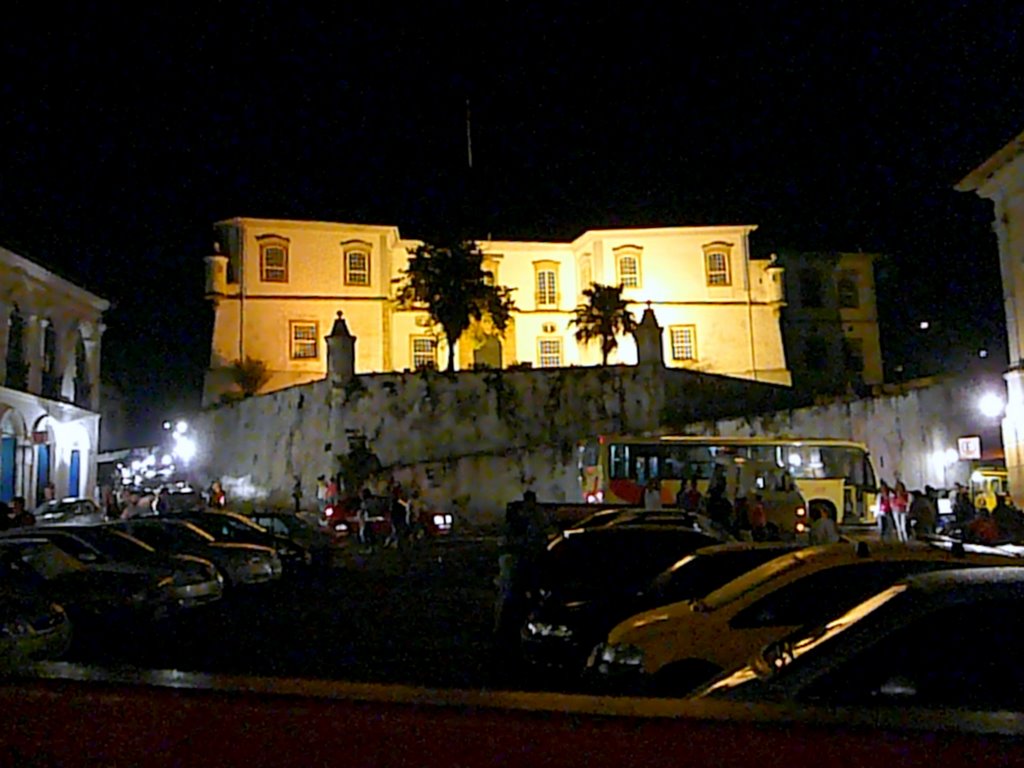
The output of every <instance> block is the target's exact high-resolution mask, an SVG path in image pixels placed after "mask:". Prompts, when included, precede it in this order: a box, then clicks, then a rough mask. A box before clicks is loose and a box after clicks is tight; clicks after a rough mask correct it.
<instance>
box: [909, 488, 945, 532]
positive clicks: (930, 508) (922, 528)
mask: <svg viewBox="0 0 1024 768" xmlns="http://www.w3.org/2000/svg"><path fill="white" fill-rule="evenodd" d="M909 516H910V519H911V520H913V522H914V538H915V539H920V538H924V537H925V536H934V535H935V526H936V524H937V523H938V520H939V513H938V510H937V509H936V506H935V489H934V488H932V487H931V486H930V485H926V486H925V488H924V493H921V492H920V491H917V492H915V493H914V500H913V501H912V502H911V503H910V511H909Z"/></svg>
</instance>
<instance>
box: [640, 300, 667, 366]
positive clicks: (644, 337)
mask: <svg viewBox="0 0 1024 768" xmlns="http://www.w3.org/2000/svg"><path fill="white" fill-rule="evenodd" d="M661 331H662V328H661V326H660V325H658V320H657V318H655V317H654V310H653V309H651V302H649V301H648V302H647V309H645V310H644V315H643V317H642V318H641V320H640V324H639V325H637V327H636V330H635V331H634V332H633V338H634V339H636V362H637V365H658V366H664V365H665V350H664V348H663V346H662V343H661Z"/></svg>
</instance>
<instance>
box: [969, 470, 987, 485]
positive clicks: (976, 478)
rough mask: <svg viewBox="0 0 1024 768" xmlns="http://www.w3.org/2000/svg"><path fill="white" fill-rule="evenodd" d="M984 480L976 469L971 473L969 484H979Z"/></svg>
mask: <svg viewBox="0 0 1024 768" xmlns="http://www.w3.org/2000/svg"><path fill="white" fill-rule="evenodd" d="M984 479H985V476H984V475H983V474H981V471H980V470H977V469H976V470H974V471H973V472H972V473H971V482H972V483H980V482H981V481H982V480H984Z"/></svg>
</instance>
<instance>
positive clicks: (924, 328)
mask: <svg viewBox="0 0 1024 768" xmlns="http://www.w3.org/2000/svg"><path fill="white" fill-rule="evenodd" d="M917 327H918V328H920V329H921V330H922V331H927V330H928V329H929V328H930V327H931V323H929V322H928V321H927V320H922V321H921V322H920V323H918V326H917Z"/></svg>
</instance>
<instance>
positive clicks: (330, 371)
mask: <svg viewBox="0 0 1024 768" xmlns="http://www.w3.org/2000/svg"><path fill="white" fill-rule="evenodd" d="M325 340H326V341H327V376H328V378H329V379H330V381H331V385H332V386H335V387H343V386H345V385H346V384H348V382H350V381H351V380H352V379H353V377H354V376H355V375H356V337H355V336H353V335H352V333H351V332H350V331H349V329H348V323H346V322H345V317H344V315H343V313H342V311H341V310H340V309H339V310H338V316H337V319H336V320H335V321H334V326H333V327H332V328H331V335H330V336H327V337H325Z"/></svg>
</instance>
